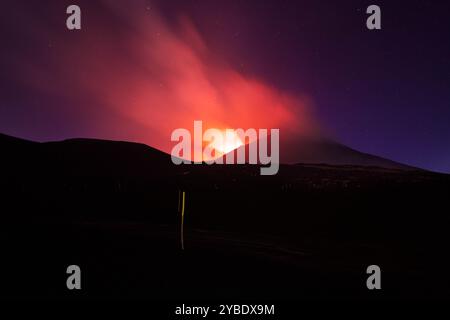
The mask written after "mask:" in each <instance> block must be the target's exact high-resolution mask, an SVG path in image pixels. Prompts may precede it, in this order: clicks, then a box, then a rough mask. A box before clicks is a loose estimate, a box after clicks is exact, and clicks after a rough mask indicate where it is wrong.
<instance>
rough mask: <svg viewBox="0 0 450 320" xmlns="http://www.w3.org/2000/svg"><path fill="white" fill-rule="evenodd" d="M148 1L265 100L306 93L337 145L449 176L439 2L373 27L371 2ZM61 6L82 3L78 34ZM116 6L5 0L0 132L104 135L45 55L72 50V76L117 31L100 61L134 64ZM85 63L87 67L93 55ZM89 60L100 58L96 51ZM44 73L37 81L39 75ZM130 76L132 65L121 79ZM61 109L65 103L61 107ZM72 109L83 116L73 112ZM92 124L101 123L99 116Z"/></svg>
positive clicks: (129, 33) (93, 113) (393, 11)
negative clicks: (253, 83) (256, 82)
mask: <svg viewBox="0 0 450 320" xmlns="http://www.w3.org/2000/svg"><path fill="white" fill-rule="evenodd" d="M106 2H108V1H106ZM109 2H110V3H114V2H116V3H118V4H119V5H118V6H117V7H118V8H120V9H121V10H122V11H124V10H127V3H129V2H136V4H138V5H140V2H141V1H139V0H136V1H132V0H131V1H119V0H117V1H109ZM142 2H144V1H142ZM145 2H146V3H144V4H142V10H143V11H145V10H148V11H150V12H154V11H156V10H157V11H158V12H159V15H161V16H162V17H163V18H162V19H164V20H165V21H168V22H169V24H170V22H171V21H178V20H179V19H180V17H187V19H188V20H189V21H190V22H191V23H192V25H193V29H195V30H196V31H197V32H198V34H199V36H200V37H201V38H202V39H203V41H204V43H205V45H206V46H207V48H208V50H209V55H210V56H215V57H220V60H221V61H222V62H223V63H225V64H227V65H228V66H229V67H230V68H232V69H233V70H235V71H237V72H238V73H239V74H241V75H242V77H249V78H250V77H252V78H253V77H254V78H257V79H260V80H261V81H263V83H264V84H265V86H266V87H267V88H270V89H267V90H268V91H270V95H271V96H276V94H277V93H278V92H280V91H282V92H288V93H292V94H294V95H296V94H299V95H306V96H308V98H309V99H311V101H312V104H313V105H314V108H313V113H314V115H315V118H316V119H317V121H318V122H319V123H320V125H321V127H322V128H324V130H325V131H326V132H328V134H329V135H330V136H331V137H333V138H334V139H335V140H337V141H339V142H341V143H343V144H346V145H348V146H350V147H352V148H355V149H357V150H360V151H364V152H368V153H372V154H375V155H379V156H383V157H386V158H389V159H392V160H396V161H399V162H403V163H406V164H410V165H414V166H418V167H422V168H426V169H431V170H434V171H441V172H450V42H449V39H450V19H449V18H448V14H449V12H450V10H449V9H450V8H449V6H450V4H449V3H448V2H446V1H376V4H378V5H379V6H380V7H381V10H382V30H378V31H369V30H367V29H366V27H365V20H366V18H367V14H366V13H365V10H366V8H367V6H368V5H370V4H373V3H375V2H372V1H279V0H278V1H242V0H240V1H234V0H226V1H206V0H204V1H193V0H192V1H190V0H183V1H162V2H160V3H159V2H158V1H145ZM30 3H31V4H30ZM69 4H78V5H80V7H81V8H82V14H83V16H82V19H83V20H82V26H83V29H82V31H79V32H78V34H77V33H76V32H75V33H73V32H69V31H67V29H65V18H66V15H65V8H66V7H67V6H68V5H69ZM119 11H120V10H119ZM119 11H114V10H105V6H104V5H103V2H102V1H39V2H37V1H3V3H2V8H1V20H0V40H1V42H2V50H1V53H0V70H1V73H0V74H1V75H0V81H1V88H2V90H1V95H0V132H3V133H7V134H11V135H15V136H20V137H24V138H29V139H35V140H52V139H62V138H69V137H73V136H99V137H103V136H102V134H98V132H97V131H96V130H95V126H94V127H93V123H94V124H95V119H101V118H102V117H101V116H100V115H102V113H103V112H104V110H103V109H102V108H101V107H100V106H98V105H97V104H96V103H95V101H97V100H93V99H92V96H93V95H95V94H96V92H90V94H86V95H83V94H81V95H80V94H79V92H78V91H77V90H75V89H74V88H72V87H71V86H70V82H68V83H64V82H63V81H59V80H60V77H61V74H60V73H58V72H60V70H58V68H57V67H56V65H55V64H54V60H58V59H59V56H61V55H64V56H66V57H67V56H69V55H70V57H71V58H73V59H74V62H73V64H74V65H75V67H76V68H77V69H83V68H84V67H85V68H90V66H91V65H90V64H84V63H85V61H87V60H83V59H87V58H86V56H85V55H84V52H86V51H89V50H95V49H93V48H92V47H89V46H87V45H86V43H89V42H88V41H86V40H85V39H83V37H84V38H89V39H90V41H93V42H92V43H95V39H96V38H98V39H103V40H104V39H105V38H106V39H108V38H109V37H111V35H113V34H120V37H118V39H122V40H123V41H115V42H114V45H113V46H111V47H110V48H109V49H110V50H113V51H114V52H115V55H114V56H111V55H108V57H107V59H109V60H108V63H110V64H111V68H113V67H114V61H112V59H114V57H119V56H120V54H121V52H123V55H122V56H121V57H122V58H123V59H124V60H126V61H131V62H130V63H135V64H136V63H138V62H139V60H136V59H135V57H133V56H130V51H128V49H127V46H130V42H132V40H133V39H134V36H136V34H137V33H139V30H134V29H133V28H134V26H131V25H129V20H126V19H124V15H126V14H124V13H123V12H119ZM96 19H99V20H101V21H102V22H103V23H102V24H100V26H109V25H110V28H109V27H108V28H106V27H105V28H104V29H102V28H92V27H91V26H93V25H99V24H98V22H97V21H96ZM150 31H153V30H150ZM155 32H157V31H155ZM114 39H117V38H114ZM73 43H75V44H77V43H80V44H81V45H82V46H81V47H74V45H73ZM83 46H84V47H83ZM78 50H79V51H78ZM133 54H134V52H133ZM77 57H79V59H78V60H77ZM88 57H89V59H90V60H89V63H94V65H95V63H96V61H93V59H92V57H93V56H92V55H89V56H88ZM94 57H95V59H99V62H101V60H102V54H101V52H100V53H98V54H97V55H96V56H94ZM95 59H94V60H95ZM63 61H64V63H66V64H67V63H68V62H69V61H70V60H67V59H65V60H63ZM136 61H137V62H136ZM36 66H38V67H39V68H36ZM47 67H48V68H47ZM59 68H60V67H59ZM133 68H136V66H134V67H133ZM42 70H44V72H45V73H46V75H47V76H46V77H42V76H37V75H38V74H42V72H43V71H42ZM68 70H71V69H70V66H69V67H68ZM127 70H134V69H131V68H130V69H124V70H122V72H127ZM76 74H77V75H78V76H79V75H80V72H76ZM34 75H36V76H34ZM69 77H70V75H69ZM86 81H87V82H88V81H89V79H86ZM40 82H41V83H40ZM49 88H50V89H49ZM274 88H275V89H274ZM99 94H101V93H99ZM96 98H98V97H96ZM68 105H70V106H72V108H67V109H65V110H66V111H65V112H60V111H59V108H60V106H68ZM78 106H83V108H90V112H89V113H80V112H76V111H73V110H77V109H76V108H77V107H78ZM80 108H81V107H80ZM71 110H72V111H71ZM107 121H108V122H110V123H114V124H116V127H117V125H118V124H120V117H119V116H118V115H115V114H114V113H110V114H108V120H107ZM97 126H98V128H102V126H103V124H102V123H101V122H100V121H98V124H97ZM141 126H142V124H140V123H139V122H136V126H135V127H133V128H131V129H130V128H128V129H127V135H128V137H134V136H139V131H140V130H146V129H145V126H142V127H141ZM99 130H100V129H99ZM117 130H118V131H119V132H118V133H117V135H116V136H117V137H120V128H118V129H117ZM99 132H100V131H99Z"/></svg>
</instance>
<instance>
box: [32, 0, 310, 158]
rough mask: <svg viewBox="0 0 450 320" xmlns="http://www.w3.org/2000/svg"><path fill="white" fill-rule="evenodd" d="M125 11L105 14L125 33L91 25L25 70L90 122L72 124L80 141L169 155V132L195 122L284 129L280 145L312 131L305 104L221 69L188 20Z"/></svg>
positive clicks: (135, 8)
mask: <svg viewBox="0 0 450 320" xmlns="http://www.w3.org/2000/svg"><path fill="white" fill-rule="evenodd" d="M123 5H124V4H121V5H119V4H114V5H113V4H111V5H110V6H111V7H110V9H111V10H112V11H113V12H114V13H115V14H116V15H117V16H118V17H119V19H122V20H123V21H126V24H125V25H127V26H128V27H126V28H125V27H121V28H118V29H117V30H110V29H111V25H112V24H111V21H104V19H103V18H101V17H90V18H91V19H90V20H87V19H86V20H85V24H86V29H88V30H82V31H81V32H80V33H79V34H77V35H75V36H73V37H70V36H65V37H64V38H60V39H58V41H56V43H55V44H54V45H53V47H52V48H51V51H52V52H53V54H54V56H53V57H54V59H52V60H51V61H49V63H48V65H45V66H43V65H33V64H32V63H30V64H29V65H28V66H27V68H26V72H27V73H28V76H27V78H28V79H33V80H31V81H32V85H33V86H34V87H35V88H36V89H37V90H43V91H47V92H50V93H51V94H52V95H61V94H62V95H64V96H65V97H66V98H69V99H73V100H76V101H81V103H78V104H76V107H70V108H72V109H70V110H66V112H72V113H74V114H83V118H85V119H88V120H86V121H85V123H84V124H83V125H82V126H81V125H78V127H83V128H84V132H83V133H82V134H84V135H89V136H90V137H98V138H106V139H118V140H130V141H138V142H143V143H146V144H148V145H151V146H153V147H156V148H158V149H160V150H163V151H165V152H167V153H170V150H171V148H172V146H173V143H172V142H171V141H170V135H171V132H172V131H173V130H174V129H176V128H187V129H191V128H192V124H193V121H194V120H202V121H203V123H204V126H205V129H207V128H211V127H212V128H219V129H225V128H243V129H247V128H256V129H259V128H267V129H270V128H280V131H281V134H280V135H281V139H283V134H284V132H286V133H287V132H289V133H296V134H298V133H308V132H311V131H312V130H314V128H315V125H314V124H313V123H314V122H313V120H312V118H311V115H310V113H309V110H310V109H309V108H310V106H309V102H308V99H307V98H305V97H301V96H294V95H292V94H290V93H287V92H283V91H282V90H279V89H277V88H275V87H274V86H272V85H270V84H269V83H265V82H263V81H261V80H259V79H256V78H253V77H250V76H248V75H243V74H241V73H239V72H238V71H236V70H235V69H233V68H232V67H231V66H229V65H227V63H226V62H224V61H222V60H221V59H220V54H218V53H217V52H214V53H212V52H210V50H209V49H208V45H207V44H206V43H205V42H204V41H203V39H202V37H201V35H200V33H199V32H198V31H197V30H196V28H195V27H194V25H193V24H192V23H191V22H190V20H189V19H187V18H184V17H180V18H179V20H178V21H177V23H175V24H173V23H170V24H169V23H168V22H167V21H165V19H163V18H162V17H161V16H160V15H158V13H157V12H156V11H155V10H154V9H152V10H146V7H145V6H143V5H139V4H136V3H135V2H133V4H126V6H127V10H123V8H121V7H120V6H123ZM123 21H122V22H123ZM121 25H124V24H123V23H122V24H121ZM49 34H51V33H50V31H49ZM49 50H50V49H49ZM80 97H82V99H80ZM61 108H69V107H68V106H61Z"/></svg>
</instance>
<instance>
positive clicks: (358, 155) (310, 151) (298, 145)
mask: <svg viewBox="0 0 450 320" xmlns="http://www.w3.org/2000/svg"><path fill="white" fill-rule="evenodd" d="M280 150H281V151H280V158H281V159H280V160H281V163H288V164H294V163H316V164H317V163H323V164H332V165H358V166H375V167H384V168H395V169H416V168H413V167H411V166H408V165H405V164H401V163H398V162H395V161H392V160H389V159H385V158H382V157H378V156H374V155H371V154H367V153H363V152H360V151H357V150H354V149H352V148H349V147H347V146H345V145H342V144H340V143H337V142H335V141H333V140H330V139H327V138H323V137H297V138H296V139H291V140H287V141H282V142H281V145H280Z"/></svg>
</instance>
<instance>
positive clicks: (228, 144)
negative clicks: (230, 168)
mask: <svg viewBox="0 0 450 320" xmlns="http://www.w3.org/2000/svg"><path fill="white" fill-rule="evenodd" d="M222 134H223V136H224V137H225V136H226V133H225V130H224V131H223V132H222ZM242 145H243V143H242V140H241V139H240V138H239V136H238V135H237V134H236V132H234V131H229V133H228V138H227V139H225V140H224V141H222V142H221V143H219V142H217V141H214V142H213V143H212V144H211V145H210V146H211V147H212V148H214V149H215V150H216V151H218V152H219V154H217V156H222V155H224V154H227V153H228V152H230V151H232V150H234V149H237V148H239V147H240V146H242Z"/></svg>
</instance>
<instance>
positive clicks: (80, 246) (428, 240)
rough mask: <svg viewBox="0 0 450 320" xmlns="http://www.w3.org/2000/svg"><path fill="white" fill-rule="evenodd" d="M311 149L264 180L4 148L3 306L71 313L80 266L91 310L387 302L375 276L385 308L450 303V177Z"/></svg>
mask: <svg viewBox="0 0 450 320" xmlns="http://www.w3.org/2000/svg"><path fill="white" fill-rule="evenodd" d="M299 145H300V146H301V147H302V148H303V149H300V148H298V149H289V150H290V151H291V153H289V155H290V156H291V157H292V161H293V162H298V161H308V162H312V161H318V162H317V163H316V164H313V165H311V164H291V165H286V164H281V165H280V170H279V173H278V174H276V175H272V176H263V175H260V174H259V165H248V164H242V165H230V166H228V165H210V166H208V165H194V164H189V165H187V164H181V165H174V164H173V163H172V161H171V157H170V156H169V155H168V154H166V153H164V152H161V151H159V150H156V149H154V148H151V147H149V146H146V145H143V144H138V143H131V142H122V141H105V140H95V139H70V140H65V141H59V142H47V143H37V142H30V141H26V140H21V139H17V138H13V137H9V136H5V135H0V150H1V151H2V157H0V175H1V177H2V179H0V196H1V207H2V211H1V219H2V220H1V221H2V223H1V224H0V231H1V232H0V243H2V264H1V265H0V272H1V273H2V274H3V275H5V276H4V281H3V283H2V288H1V290H0V297H4V296H8V297H23V296H27V297H39V298H42V297H44V298H45V297H49V298H56V297H57V298H67V299H71V298H73V292H70V291H68V290H67V289H66V287H65V281H66V279H65V278H64V277H63V276H62V275H64V272H65V270H66V268H67V266H68V265H71V264H74V263H75V264H79V265H80V267H81V269H82V274H87V275H88V277H85V278H83V279H84V280H82V281H85V283H84V284H83V285H82V287H83V291H82V296H77V297H80V298H86V299H90V298H108V297H109V298H124V297H135V298H143V297H145V298H146V299H154V300H157V299H167V300H169V299H172V300H173V299H180V300H183V299H187V298H188V297H189V298H197V299H202V298H203V299H205V298H214V299H227V298H228V299H230V298H231V297H233V298H236V293H239V296H238V298H252V299H258V298H259V299H269V298H272V299H278V300H286V299H301V298H311V297H316V298H319V297H335V298H336V297H337V298H342V297H357V298H361V297H365V298H373V295H371V293H373V292H370V291H369V290H367V289H366V287H365V278H364V276H365V274H364V272H365V270H366V268H367V266H368V265H370V264H373V263H376V264H377V265H380V266H381V267H382V270H383V277H384V278H383V279H386V280H385V281H386V284H387V285H386V286H385V287H384V288H383V294H384V297H387V298H395V297H397V298H398V297H403V298H404V297H416V296H417V295H418V294H421V293H423V292H427V293H428V292H432V293H433V294H434V295H436V296H438V297H449V296H450V291H449V289H448V288H450V286H449V285H448V280H447V279H444V280H443V279H442V278H441V277H440V276H441V274H440V273H436V272H435V264H434V263H432V264H430V263H429V261H436V263H437V264H438V265H440V266H442V268H443V269H448V267H449V266H450V261H449V260H448V259H447V255H445V254H442V252H446V251H445V250H446V249H447V244H448V243H449V237H448V230H447V229H448V225H449V223H450V221H449V219H450V218H449V216H448V215H447V214H446V212H448V201H447V200H446V199H447V198H448V197H447V195H448V190H450V176H448V175H443V174H438V173H433V172H429V171H426V170H413V169H412V168H409V167H407V166H405V167H403V166H402V165H397V164H396V163H393V162H391V161H389V160H385V159H382V158H378V157H374V156H369V155H365V154H363V153H359V152H357V151H354V150H352V149H350V148H346V147H345V146H342V145H339V144H336V143H333V142H329V141H319V142H318V141H316V142H314V141H309V142H306V141H302V143H301V144H299V142H298V141H297V142H296V143H294V144H293V147H292V148H294V146H299ZM282 150H283V149H281V150H280V151H281V153H283V151H282ZM305 150H310V156H309V158H307V157H306V155H308V153H306V154H305ZM292 151H296V152H298V154H297V155H298V157H296V152H292ZM313 151H314V152H313ZM324 161H326V162H327V164H320V163H319V162H324ZM331 161H334V163H338V161H340V162H339V163H341V164H345V165H336V164H335V165H333V164H330V162H331ZM362 164H364V165H367V166H364V165H362ZM379 166H382V167H379ZM405 168H406V169H405ZM180 190H182V191H183V192H184V193H185V194H186V204H185V210H186V212H185V217H184V219H185V220H184V229H183V230H184V233H183V234H184V236H183V237H184V238H183V239H184V242H183V243H184V250H182V249H181V247H180V234H181V233H180V228H181V225H180V211H179V206H180V203H179V201H180V200H179V194H180ZM183 201H184V200H183ZM177 208H178V209H177ZM35 261H39V264H33V263H34V262H35ZM30 264H33V268H34V269H33V270H34V272H35V273H36V274H38V275H39V277H36V278H35V279H34V280H33V281H34V284H35V285H33V286H29V278H26V277H23V275H24V274H26V273H27V272H28V271H29V266H30ZM236 266H239V267H236ZM405 266H407V271H406V272H405ZM180 270H182V271H183V272H180ZM118 275H120V276H118ZM111 279H117V281H115V282H112V281H111ZM212 280H215V281H212ZM383 281H384V280H383ZM444 282H445V283H444ZM148 288H152V290H149V289H148Z"/></svg>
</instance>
